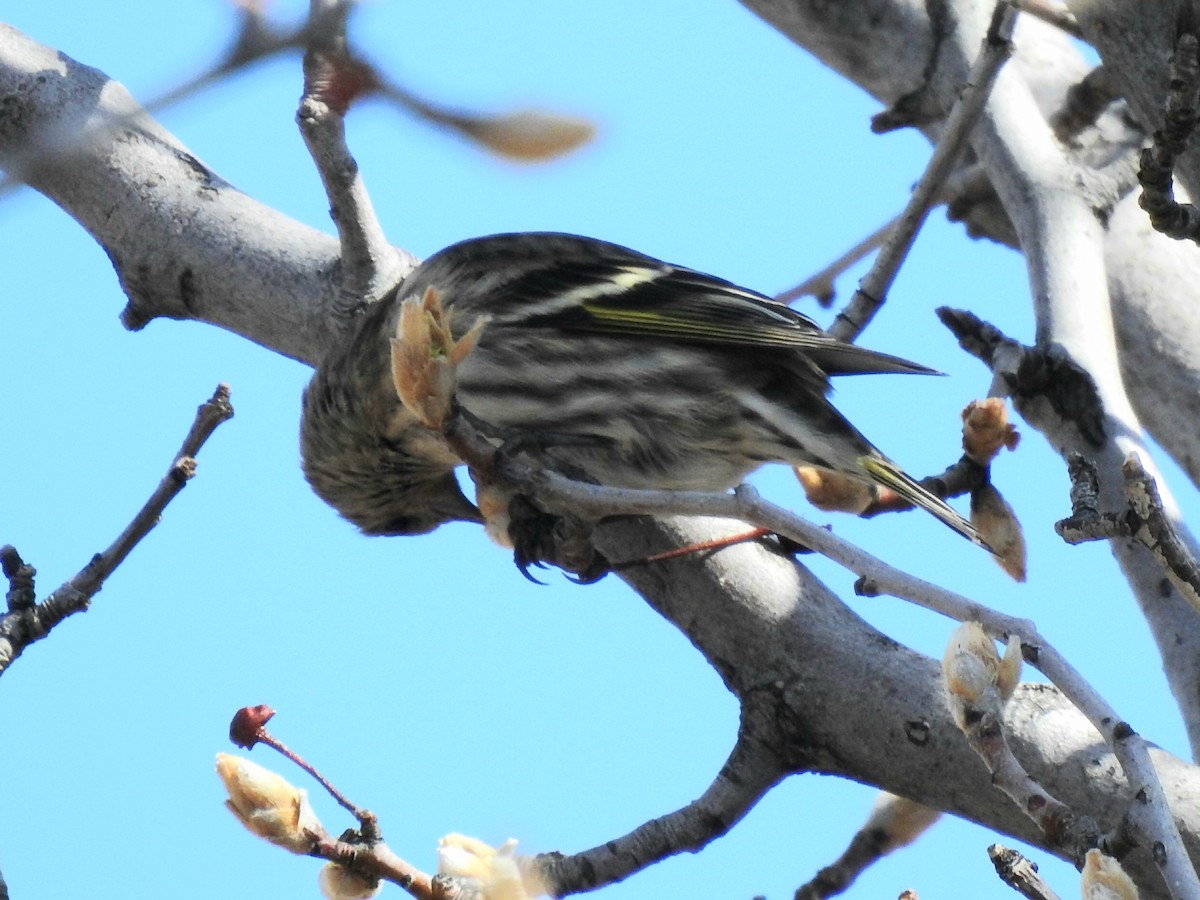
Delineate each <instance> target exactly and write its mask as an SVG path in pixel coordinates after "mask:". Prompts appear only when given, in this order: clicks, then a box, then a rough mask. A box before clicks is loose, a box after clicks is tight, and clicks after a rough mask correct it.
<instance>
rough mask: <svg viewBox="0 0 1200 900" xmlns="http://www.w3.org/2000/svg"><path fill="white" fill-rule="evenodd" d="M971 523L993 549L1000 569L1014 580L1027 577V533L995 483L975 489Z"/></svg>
mask: <svg viewBox="0 0 1200 900" xmlns="http://www.w3.org/2000/svg"><path fill="white" fill-rule="evenodd" d="M971 524H972V525H974V526H975V530H976V531H978V532H979V535H980V537H982V538H983V539H984V541H986V542H987V545H988V546H989V547H991V548H992V554H993V556H994V558H995V560H996V562H997V563H999V565H1000V568H1002V569H1003V570H1004V571H1005V572H1007V573H1008V575H1009V577H1011V578H1012V579H1013V580H1014V581H1024V580H1025V568H1026V552H1025V534H1024V532H1022V530H1021V523H1020V522H1019V521H1017V514H1016V513H1015V512H1014V511H1013V508H1012V507H1011V506H1010V505H1009V503H1008V501H1007V500H1005V499H1004V497H1003V496H1002V495H1001V494H1000V492H999V491H998V490H996V488H995V487H993V486H992V485H991V484H984V485H981V486H980V487H978V488H976V489H975V490H974V491H972V492H971Z"/></svg>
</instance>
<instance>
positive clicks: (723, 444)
mask: <svg viewBox="0 0 1200 900" xmlns="http://www.w3.org/2000/svg"><path fill="white" fill-rule="evenodd" d="M428 287H433V288H434V289H436V291H437V292H438V293H439V294H440V296H441V298H442V302H443V305H444V307H445V308H446V310H448V311H449V312H450V313H451V314H452V316H453V320H452V326H453V330H454V334H455V336H456V337H457V336H459V335H460V334H461V333H463V332H464V331H465V330H466V329H468V328H469V327H470V326H471V325H472V324H473V323H474V322H475V321H476V320H477V318H478V317H480V316H486V317H487V319H488V322H487V326H486V327H485V328H484V330H483V334H482V337H481V339H480V341H479V344H478V346H476V347H475V349H474V350H473V351H472V352H471V353H470V355H468V356H467V358H466V359H465V360H464V361H463V363H462V364H461V365H460V366H459V368H458V399H459V402H460V404H461V406H462V408H463V409H465V410H466V411H468V412H469V413H471V414H473V415H474V417H475V418H476V419H478V420H480V421H482V422H484V423H487V425H489V426H492V427H493V428H494V429H495V430H496V433H497V434H501V435H504V436H506V437H515V436H521V437H523V438H531V439H533V440H535V441H536V442H538V443H539V444H540V445H541V446H543V447H545V448H546V450H545V452H546V455H547V457H548V459H549V460H550V462H551V464H554V465H559V466H562V467H563V468H564V471H567V472H574V473H583V474H585V475H586V476H587V477H589V478H591V479H593V480H595V481H596V482H598V483H600V484H603V485H610V486H616V487H631V488H658V489H669V490H724V489H726V488H729V487H731V486H733V485H735V484H737V483H738V482H740V481H741V480H742V479H743V478H744V477H745V476H746V475H747V474H748V473H749V472H751V471H752V470H754V469H756V468H758V467H759V466H760V465H762V464H763V463H772V462H775V463H786V464H789V465H793V466H806V465H808V466H811V465H815V466H821V467H824V468H827V469H832V470H835V471H837V472H841V473H844V474H846V475H850V476H852V477H854V478H856V479H859V480H861V481H863V482H867V483H874V484H878V485H882V486H884V487H887V488H890V489H892V490H893V491H895V492H896V493H897V494H899V495H900V496H902V497H903V498H904V499H905V500H907V501H909V502H910V503H912V504H913V505H914V506H920V507H922V508H923V509H926V510H928V511H929V512H931V513H932V514H933V515H934V516H936V517H937V518H938V519H940V520H941V521H942V522H944V523H946V524H947V525H949V526H950V527H951V528H953V529H954V530H955V531H957V532H958V533H959V534H962V535H964V536H965V537H967V538H969V539H970V540H972V541H975V542H976V543H981V541H980V539H979V536H978V535H977V534H976V532H975V529H974V528H972V526H971V525H970V523H969V522H967V521H966V520H965V519H964V518H963V517H962V516H960V515H959V514H958V513H957V512H955V511H954V510H953V509H951V508H950V507H949V506H948V505H947V504H946V503H945V502H943V501H942V500H940V499H939V498H937V497H936V496H934V495H933V494H931V493H930V492H929V491H927V490H926V489H925V488H923V487H921V486H920V485H919V484H918V483H917V482H916V481H914V480H913V479H912V478H910V477H909V476H908V475H906V474H905V473H904V472H902V471H901V470H900V469H899V467H897V466H896V465H895V464H894V463H892V462H891V461H890V460H888V459H887V458H886V457H884V456H883V455H882V454H881V453H880V452H879V451H878V450H876V449H875V447H874V446H873V445H872V444H871V443H870V442H869V441H868V440H867V439H866V438H865V437H863V436H862V435H861V434H860V433H859V432H858V430H857V429H856V428H855V427H854V426H853V425H851V424H850V423H849V422H848V421H847V420H846V419H845V418H844V417H843V416H842V415H841V414H840V413H839V412H838V411H837V410H836V409H834V407H833V405H832V404H831V403H830V402H829V400H828V398H827V395H828V393H829V376H832V375H854V374H862V373H883V372H910V373H929V372H930V371H931V370H929V369H927V368H925V367H923V366H920V365H917V364H915V363H911V362H907V361H905V360H902V359H899V358H897V357H894V356H888V355H886V354H882V353H877V352H875V351H872V350H867V349H864V348H862V347H858V346H855V345H853V344H847V343H844V342H842V341H839V340H837V339H835V338H833V337H832V336H830V335H829V334H827V333H826V332H824V331H822V330H821V329H820V328H819V327H818V326H817V325H816V323H815V322H813V321H812V320H811V319H809V318H808V317H806V316H804V315H801V314H800V313H798V312H795V311H794V310H792V309H790V308H789V307H787V306H785V305H783V304H781V303H778V302H776V301H774V300H771V299H769V298H767V297H764V296H763V295H761V294H757V293H754V292H753V291H749V290H746V289H744V288H740V287H737V286H736V285H734V284H731V283H730V282H728V281H723V280H721V279H719V278H714V277H712V276H710V275H704V274H702V273H700V272H696V271H693V270H691V269H685V268H682V267H679V266H672V265H669V264H667V263H664V262H661V261H659V260H657V259H653V258H651V257H648V256H644V255H642V254H640V253H637V252H635V251H633V250H628V249H626V248H624V247H619V246H616V245H614V244H609V243H605V242H603V241H598V240H593V239H590V238H584V237H575V236H572V235H566V234H548V233H547V234H543V233H528V234H501V235H493V236H491V237H484V238H477V239H474V240H467V241H463V242H461V243H458V244H455V245H453V246H451V247H448V248H446V249H445V250H442V251H441V252H439V253H437V254H435V255H433V256H432V257H430V258H429V259H428V260H426V261H425V262H424V263H423V264H422V265H421V266H419V267H418V268H417V269H416V270H415V271H413V272H412V273H411V274H410V275H409V277H408V278H407V279H405V281H404V282H403V283H402V284H401V285H400V286H399V288H398V289H397V290H396V291H395V292H394V293H393V294H392V295H390V296H389V297H388V298H386V299H385V300H383V301H381V302H379V303H377V304H375V306H374V307H373V308H371V309H370V310H368V311H367V312H366V313H365V315H364V316H363V319H362V321H361V323H359V325H358V326H357V328H356V330H355V332H354V333H353V335H352V336H351V338H350V339H349V340H348V341H347V342H346V343H345V344H343V345H340V346H338V347H335V348H333V349H332V350H331V352H330V353H329V355H328V356H327V358H326V359H325V360H324V361H322V363H321V364H320V366H319V367H318V368H317V372H316V374H315V376H314V377H313V380H312V382H311V383H310V384H309V386H308V389H307V390H306V392H305V395H304V414H303V419H302V422H301V450H302V455H303V464H304V472H305V475H306V476H307V478H308V480H309V482H310V483H311V484H312V486H313V489H314V490H315V491H316V492H317V494H319V495H320V496H321V497H322V498H324V499H325V500H326V501H327V502H328V503H330V504H331V505H332V506H334V507H335V508H336V509H337V510H338V511H339V512H341V514H342V515H343V516H345V517H346V518H347V519H349V520H350V521H351V522H353V523H354V524H356V525H358V526H359V528H361V529H362V530H363V531H364V532H366V533H368V534H420V533H423V532H426V531H430V530H432V529H434V528H436V527H437V526H439V525H441V524H443V523H445V522H449V521H455V520H466V521H479V519H480V516H479V512H478V510H477V509H476V508H475V506H474V505H473V504H472V503H471V502H470V501H468V500H467V498H466V497H465V496H463V494H462V492H461V491H460V489H459V487H458V484H457V482H456V480H455V477H454V473H453V470H454V467H455V466H456V465H457V464H458V460H457V459H456V457H454V456H453V455H452V454H451V453H450V452H449V450H447V449H446V447H445V446H444V445H443V444H442V443H441V441H440V440H439V438H438V437H437V436H435V435H433V434H432V433H430V432H429V431H427V430H426V429H425V428H423V427H422V426H420V425H419V424H417V423H416V421H415V420H414V419H413V417H412V416H411V415H410V414H409V413H408V412H407V410H406V409H405V408H404V407H403V406H402V404H401V403H400V401H399V399H398V398H397V396H396V392H395V389H394V387H393V384H392V379H391V372H390V368H389V360H390V347H389V341H390V339H391V338H392V337H393V336H394V335H395V333H396V325H397V321H398V319H399V313H400V306H401V302H402V301H403V299H404V298H406V297H410V296H414V295H415V296H421V295H422V294H423V293H424V291H425V290H426V288H428Z"/></svg>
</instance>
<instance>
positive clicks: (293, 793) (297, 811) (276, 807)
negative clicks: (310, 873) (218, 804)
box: [217, 753, 325, 855]
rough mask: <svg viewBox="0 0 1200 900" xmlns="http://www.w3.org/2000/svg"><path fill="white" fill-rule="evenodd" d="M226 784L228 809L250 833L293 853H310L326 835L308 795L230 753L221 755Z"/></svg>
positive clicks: (220, 766)
mask: <svg viewBox="0 0 1200 900" xmlns="http://www.w3.org/2000/svg"><path fill="white" fill-rule="evenodd" d="M217 775H219V776H220V777H221V780H222V781H223V782H225V790H227V791H228V792H229V799H228V800H226V801H225V806H226V807H227V808H228V809H229V811H230V812H231V813H233V814H234V815H235V816H237V820H238V821H239V822H241V823H242V824H243V825H244V826H245V827H246V828H247V829H248V830H249V831H252V832H253V833H254V834H257V835H258V836H259V837H260V838H264V839H266V840H268V841H270V842H271V843H272V844H277V845H279V846H280V847H283V848H284V849H285V850H290V851H291V852H292V853H299V854H302V855H303V854H307V853H308V852H309V850H311V849H312V846H313V839H314V837H315V836H319V835H322V834H324V833H325V829H324V828H323V827H322V825H321V822H320V820H319V819H317V816H316V813H314V812H313V810H312V807H311V806H310V805H309V803H308V793H307V792H306V791H303V790H301V789H300V788H298V787H295V786H294V785H292V784H290V783H289V782H288V781H287V780H285V779H284V778H283V777H282V776H280V775H276V774H275V773H274V772H272V771H270V770H269V769H264V768H263V767H262V766H260V765H258V764H256V763H252V762H250V760H248V759H243V758H242V757H240V756H233V755H231V754H228V753H218V754H217Z"/></svg>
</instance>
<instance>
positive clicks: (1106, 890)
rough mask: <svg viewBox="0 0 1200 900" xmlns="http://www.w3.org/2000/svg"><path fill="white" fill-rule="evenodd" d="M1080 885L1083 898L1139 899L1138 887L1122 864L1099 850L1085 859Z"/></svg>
mask: <svg viewBox="0 0 1200 900" xmlns="http://www.w3.org/2000/svg"><path fill="white" fill-rule="evenodd" d="M1080 887H1081V888H1082V891H1081V892H1082V894H1083V900H1138V889H1137V886H1136V885H1135V884H1134V883H1133V879H1131V878H1130V877H1129V876H1128V875H1126V874H1125V870H1124V869H1122V868H1121V864H1120V863H1119V862H1117V861H1116V860H1115V859H1113V858H1112V857H1111V856H1105V855H1104V854H1103V853H1101V852H1100V851H1099V850H1094V849H1093V850H1089V851H1088V852H1087V856H1085V857H1084V859H1083V872H1082V873H1081V879H1080Z"/></svg>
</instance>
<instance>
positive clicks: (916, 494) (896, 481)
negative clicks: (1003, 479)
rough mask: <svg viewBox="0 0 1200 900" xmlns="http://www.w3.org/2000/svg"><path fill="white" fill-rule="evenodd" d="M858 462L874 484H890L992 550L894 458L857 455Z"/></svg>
mask: <svg viewBox="0 0 1200 900" xmlns="http://www.w3.org/2000/svg"><path fill="white" fill-rule="evenodd" d="M858 462H859V465H861V466H862V467H863V470H864V471H865V472H866V474H867V476H868V477H869V478H870V479H871V480H872V481H874V482H875V483H876V484H879V485H881V486H883V487H886V488H890V489H891V490H893V491H895V492H896V493H897V494H899V495H900V496H901V497H903V498H904V499H905V500H907V501H908V502H909V503H911V504H912V505H913V506H919V507H920V508H921V509H923V510H925V511H927V512H929V513H932V514H933V515H935V516H937V518H939V519H940V520H941V521H942V522H944V523H946V525H948V526H949V527H951V528H953V529H954V530H955V531H957V532H958V533H959V534H961V535H962V536H963V537H965V538H966V539H967V540H969V541H971V542H972V543H974V544H978V545H979V546H980V547H983V548H984V549H985V550H988V551H991V549H992V548H991V547H989V546H988V545H987V542H986V541H985V540H984V539H983V538H982V537H980V535H979V532H978V531H976V530H975V526H974V525H972V524H971V523H970V522H968V521H967V520H966V519H964V518H963V517H962V516H961V515H959V514H958V513H957V512H956V511H955V510H954V509H952V508H951V507H950V505H949V504H947V503H946V501H945V500H942V499H941V498H940V497H936V496H934V495H933V494H932V493H930V492H929V491H928V490H926V489H925V488H923V487H921V485H920V484H918V483H917V481H916V480H915V479H914V478H913V477H912V476H911V475H908V474H907V473H905V472H904V471H903V470H902V469H901V468H900V467H899V466H897V465H896V464H895V463H894V462H892V461H891V460H889V459H884V458H883V457H879V456H863V457H859V460H858Z"/></svg>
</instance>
